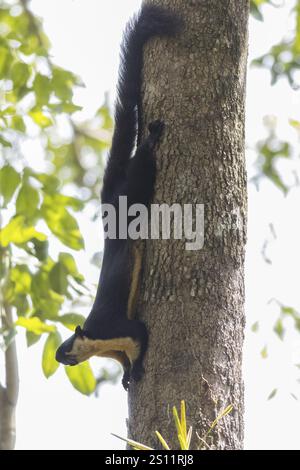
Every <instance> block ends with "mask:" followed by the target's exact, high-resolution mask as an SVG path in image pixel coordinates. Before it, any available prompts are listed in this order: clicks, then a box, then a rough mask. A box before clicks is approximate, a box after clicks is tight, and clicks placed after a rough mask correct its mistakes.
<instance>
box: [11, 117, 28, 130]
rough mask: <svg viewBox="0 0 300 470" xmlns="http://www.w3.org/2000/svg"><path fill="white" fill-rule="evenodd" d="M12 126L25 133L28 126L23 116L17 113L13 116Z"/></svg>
mask: <svg viewBox="0 0 300 470" xmlns="http://www.w3.org/2000/svg"><path fill="white" fill-rule="evenodd" d="M11 127H12V128H13V129H15V130H16V131H19V132H22V133H24V132H25V131H26V126H25V123H24V120H23V118H22V117H21V116H19V115H18V114H16V115H15V116H13V117H12V121H11Z"/></svg>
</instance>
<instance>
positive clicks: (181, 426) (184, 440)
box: [112, 400, 233, 450]
mask: <svg viewBox="0 0 300 470" xmlns="http://www.w3.org/2000/svg"><path fill="white" fill-rule="evenodd" d="M232 409H233V406H232V405H229V406H227V407H226V408H225V409H224V410H223V411H221V413H220V414H219V415H218V416H217V417H216V419H215V420H214V421H213V422H212V423H211V425H210V426H209V429H208V431H207V432H206V433H205V435H204V437H203V438H201V437H200V436H199V435H198V433H196V434H197V437H198V439H199V441H200V445H199V448H200V450H201V449H202V446H203V445H204V448H205V449H210V446H209V444H208V443H207V440H208V437H209V435H210V434H211V432H212V431H213V430H214V428H215V427H216V426H217V425H218V423H219V422H220V420H221V419H222V418H224V417H225V416H226V415H228V414H229V413H231V411H232ZM173 419H174V423H175V427H176V431H177V440H178V444H179V447H178V448H179V449H180V450H189V448H190V444H191V439H192V433H193V428H192V426H190V427H189V429H188V431H187V424H186V423H187V419H186V407H185V401H184V400H181V402H180V417H179V415H178V412H177V409H176V406H173ZM155 434H156V437H157V438H158V440H159V442H160V444H161V446H162V447H163V449H165V450H171V448H170V446H169V445H168V444H167V442H166V440H165V439H164V438H163V436H162V435H161V434H160V432H159V431H155ZM112 435H113V436H115V437H117V438H118V439H121V440H123V441H125V442H127V444H129V445H130V446H131V447H132V448H133V449H135V450H154V449H153V448H151V447H148V446H146V445H144V444H141V443H140V442H136V441H133V440H132V439H124V438H123V437H120V436H117V435H116V434H112Z"/></svg>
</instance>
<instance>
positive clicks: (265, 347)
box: [260, 346, 268, 359]
mask: <svg viewBox="0 0 300 470" xmlns="http://www.w3.org/2000/svg"><path fill="white" fill-rule="evenodd" d="M260 355H261V357H262V358H263V359H267V357H268V349H267V346H264V348H263V349H262V350H261V352H260Z"/></svg>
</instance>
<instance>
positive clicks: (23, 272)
mask: <svg viewBox="0 0 300 470" xmlns="http://www.w3.org/2000/svg"><path fill="white" fill-rule="evenodd" d="M9 277H10V280H11V281H12V282H13V283H14V292H15V293H17V294H28V293H29V292H30V290H31V273H30V271H29V269H28V266H26V265H25V264H20V265H18V266H15V267H13V268H12V269H11V270H10V273H9Z"/></svg>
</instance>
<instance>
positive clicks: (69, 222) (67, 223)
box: [41, 196, 84, 250]
mask: <svg viewBox="0 0 300 470" xmlns="http://www.w3.org/2000/svg"><path fill="white" fill-rule="evenodd" d="M55 200H56V198H55V197H54V198H52V197H50V196H46V197H45V199H44V203H43V205H42V207H41V214H42V216H43V217H44V219H45V221H46V223H47V225H48V227H49V229H50V230H51V232H52V233H53V234H54V235H55V236H56V237H57V238H58V239H59V240H60V241H61V242H62V243H64V244H65V245H67V246H69V247H70V248H73V249H74V250H80V249H82V248H84V242H83V238H82V236H81V233H80V231H79V227H78V224H77V222H76V220H75V219H74V217H72V216H71V214H70V213H69V212H68V211H67V210H66V209H65V207H63V206H60V205H55Z"/></svg>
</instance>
